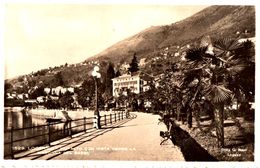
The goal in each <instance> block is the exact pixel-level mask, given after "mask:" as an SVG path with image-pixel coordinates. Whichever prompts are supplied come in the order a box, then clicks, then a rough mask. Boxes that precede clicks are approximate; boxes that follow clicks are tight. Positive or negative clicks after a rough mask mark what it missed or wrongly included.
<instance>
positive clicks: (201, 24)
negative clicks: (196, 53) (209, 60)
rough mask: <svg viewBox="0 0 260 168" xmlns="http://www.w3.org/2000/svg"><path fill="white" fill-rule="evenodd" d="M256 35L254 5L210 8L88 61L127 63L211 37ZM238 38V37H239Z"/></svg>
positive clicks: (139, 34) (155, 28)
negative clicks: (135, 56)
mask: <svg viewBox="0 0 260 168" xmlns="http://www.w3.org/2000/svg"><path fill="white" fill-rule="evenodd" d="M245 30H247V32H248V34H247V36H249V37H253V36H255V8H254V7H253V6H211V7H208V8H205V9H204V10H202V11H200V12H198V13H196V14H195V15H193V16H191V17H188V18H186V19H185V20H182V21H180V22H176V23H173V24H171V25H165V26H153V27H150V28H147V29H146V30H144V31H142V32H140V33H138V34H136V35H134V36H132V37H129V38H127V39H125V40H123V41H120V42H118V43H116V44H114V45H112V46H111V47H109V48H107V49H106V50H104V51H102V52H101V53H100V54H98V55H95V56H94V57H92V58H89V59H87V61H89V60H93V59H97V58H98V59H99V60H110V61H113V62H116V63H118V62H121V63H122V62H123V61H129V60H130V59H131V58H132V55H133V53H137V56H139V59H140V58H141V57H147V55H148V53H150V52H154V51H156V50H160V49H162V48H165V47H169V46H174V45H184V44H187V43H190V42H194V41H195V40H198V39H200V38H202V36H206V35H210V36H211V37H219V36H229V37H234V36H237V34H236V33H237V32H245ZM240 36H241V34H240Z"/></svg>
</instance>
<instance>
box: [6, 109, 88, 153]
mask: <svg viewBox="0 0 260 168" xmlns="http://www.w3.org/2000/svg"><path fill="white" fill-rule="evenodd" d="M80 118H83V117H80ZM92 121H93V119H92V118H89V119H87V120H86V121H85V122H86V123H88V124H87V125H86V129H91V128H92V127H93V123H92ZM83 124H84V120H78V121H73V122H71V126H72V127H75V128H72V133H77V132H81V131H83V130H84V126H83ZM76 126H78V127H76ZM11 127H13V129H14V131H13V136H12V137H13V141H14V143H13V145H12V146H13V147H12V149H13V152H14V153H17V152H20V151H23V150H28V149H30V148H31V147H35V146H42V145H48V140H49V136H48V131H49V128H48V123H47V122H46V119H45V118H43V117H39V116H35V115H32V114H30V113H28V112H21V111H20V110H16V109H11V110H10V109H8V110H5V112H4V130H5V131H4V143H5V145H4V155H5V156H8V155H10V154H11V144H10V143H9V142H10V141H11V132H10V129H11ZM28 127H34V128H28ZM19 128H28V129H19ZM66 128H68V124H65V123H59V124H55V125H51V126H50V132H51V137H50V139H51V141H55V140H58V139H61V138H63V137H66V136H68V135H69V131H68V130H67V129H66ZM44 134H45V135H44ZM30 137H34V138H30ZM22 139H25V140H22ZM7 158H8V157H7Z"/></svg>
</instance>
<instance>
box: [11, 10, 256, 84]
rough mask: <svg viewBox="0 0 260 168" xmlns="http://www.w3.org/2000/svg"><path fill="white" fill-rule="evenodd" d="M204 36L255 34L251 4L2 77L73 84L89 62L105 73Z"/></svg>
mask: <svg viewBox="0 0 260 168" xmlns="http://www.w3.org/2000/svg"><path fill="white" fill-rule="evenodd" d="M206 36H210V37H211V38H219V37H225V36H227V37H237V38H245V37H255V7H254V6H210V7H208V8H205V9H203V10H202V11H200V12H198V13H196V14H194V15H193V16H191V17H188V18H186V19H184V20H182V21H179V22H176V23H172V24H169V25H164V26H153V27H149V28H147V29H145V30H143V31H142V32H140V33H138V34H135V35H133V36H131V37H129V38H127V39H125V40H122V41H120V42H118V43H116V44H114V45H112V46H111V47H109V48H107V49H106V50H104V51H102V52H101V53H99V54H98V55H95V56H93V57H91V58H88V59H86V60H85V61H84V62H82V63H78V64H72V65H62V66H59V67H53V68H51V67H50V68H46V69H42V70H39V71H38V72H34V73H32V74H28V75H23V76H20V77H18V78H15V79H10V80H6V82H8V83H11V84H12V85H14V86H17V87H18V86H21V85H23V84H24V83H26V82H29V86H33V85H37V84H38V83H40V82H42V83H44V85H45V86H47V87H56V86H57V85H60V84H61V83H62V84H63V85H65V86H75V85H79V84H81V83H82V82H83V80H84V79H86V78H88V76H89V75H90V71H91V70H92V61H93V62H95V61H97V62H99V63H100V64H101V72H105V70H106V68H107V65H108V62H109V61H111V62H113V63H114V65H115V67H116V68H117V69H119V67H120V66H121V65H122V64H123V63H125V62H126V63H129V62H130V60H131V59H132V56H133V54H134V53H136V56H137V58H138V60H140V59H142V58H146V59H147V60H149V61H151V60H154V59H158V57H159V58H160V57H164V54H162V52H165V49H167V54H168V55H170V56H171V57H172V56H176V53H177V55H178V54H179V52H181V51H183V50H185V49H187V46H189V47H190V46H191V47H192V46H196V45H198V44H197V43H200V41H201V39H202V38H204V37H206ZM166 59H167V58H166ZM149 61H147V62H146V65H145V66H144V67H143V69H146V70H148V71H149V72H150V73H153V71H156V69H153V68H151V67H152V66H151V64H150V63H149ZM162 64H163V62H162ZM157 73H159V72H157ZM25 79H26V81H25ZM61 81H62V82H61Z"/></svg>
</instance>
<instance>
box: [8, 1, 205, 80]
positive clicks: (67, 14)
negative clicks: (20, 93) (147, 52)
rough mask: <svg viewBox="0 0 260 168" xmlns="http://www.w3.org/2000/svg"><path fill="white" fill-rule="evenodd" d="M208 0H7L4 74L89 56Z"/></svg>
mask: <svg viewBox="0 0 260 168" xmlns="http://www.w3.org/2000/svg"><path fill="white" fill-rule="evenodd" d="M205 7H206V6H198V5H196V6H187V5H186V6H174V5H148V4H143V5H142V4H136V5H133V4H128V5H126V4H121V5H119V4H110V5H109V4H107V5H105V4H99V5H97V4H15V3H13V4H6V5H5V6H4V11H5V12H4V41H3V44H4V47H3V48H4V58H5V59H4V62H5V74H4V76H5V79H9V78H12V77H15V76H18V75H23V74H29V73H31V72H36V71H38V70H40V69H44V68H49V67H54V66H59V65H62V64H65V63H68V64H73V63H79V62H82V61H84V60H86V59H87V58H88V57H90V56H94V55H96V54H98V53H100V52H102V51H103V50H104V49H106V48H108V47H110V46H111V45H113V44H115V43H116V42H118V41H121V40H123V39H125V38H127V37H130V36H132V35H134V34H136V33H138V32H140V31H142V30H144V29H146V28H148V27H150V26H157V25H167V24H171V23H174V22H176V21H179V20H182V19H185V18H186V17H188V16H191V15H192V14H194V13H196V12H198V11H200V10H202V9H203V8H205Z"/></svg>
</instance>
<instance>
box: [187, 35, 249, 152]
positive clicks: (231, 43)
mask: <svg viewBox="0 0 260 168" xmlns="http://www.w3.org/2000/svg"><path fill="white" fill-rule="evenodd" d="M248 43H249V42H247V43H242V44H241V43H239V42H238V40H237V39H230V38H223V39H219V40H215V42H213V44H210V45H209V46H210V47H211V50H212V48H213V51H210V52H209V46H208V47H199V48H192V49H189V50H188V51H187V54H186V59H187V62H188V65H187V66H186V67H185V68H186V71H184V77H183V83H182V86H183V87H184V88H185V87H186V88H187V89H188V90H189V91H188V92H187V93H189V95H188V96H187V97H188V100H187V101H188V102H189V104H188V106H189V107H191V106H192V104H193V103H194V102H196V101H200V99H201V97H202V96H203V97H205V98H206V99H207V100H209V101H210V102H211V103H212V104H213V105H214V118H215V125H216V134H217V138H218V145H219V146H221V147H223V146H224V105H226V104H230V102H231V98H233V97H234V96H235V92H236V91H237V90H239V91H241V92H243V93H244V94H245V95H248V94H249V93H250V94H251V95H252V93H251V92H252V90H254V89H252V88H253V87H251V89H250V91H248V89H246V88H245V87H246V85H245V83H246V81H245V80H242V81H241V78H242V77H245V75H246V74H247V73H246V72H247V71H252V70H253V69H254V62H253V61H252V58H251V57H253V56H254V53H253V52H252V48H253V45H252V44H248ZM252 53H253V54H252ZM245 71H246V72H245ZM253 78H254V77H253ZM251 82H252V83H254V82H253V81H250V84H251ZM251 85H253V84H251ZM191 90H193V91H191ZM249 97H250V96H249Z"/></svg>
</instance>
